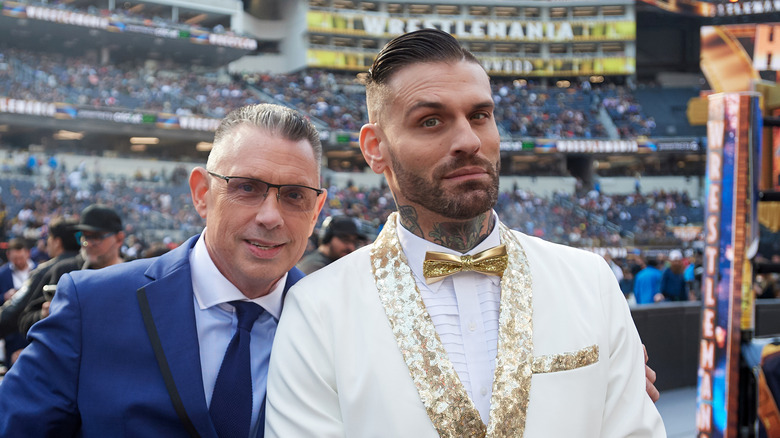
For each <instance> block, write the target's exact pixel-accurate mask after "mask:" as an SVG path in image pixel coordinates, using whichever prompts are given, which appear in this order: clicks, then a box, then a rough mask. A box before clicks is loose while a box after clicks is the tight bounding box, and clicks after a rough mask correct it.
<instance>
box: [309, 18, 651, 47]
mask: <svg viewBox="0 0 780 438" xmlns="http://www.w3.org/2000/svg"><path fill="white" fill-rule="evenodd" d="M307 23H308V30H309V31H310V32H317V33H333V34H347V35H350V36H373V37H385V38H393V37H396V36H398V35H401V34H403V33H406V32H412V31H415V30H419V29H422V28H437V29H440V30H443V31H444V32H449V33H451V34H453V35H454V36H455V37H456V38H458V39H462V40H468V39H476V40H480V41H518V42H537V41H555V42H575V41H577V42H581V41H634V40H635V39H636V22H635V21H634V20H623V21H602V20H597V19H592V20H582V21H541V20H526V21H522V20H501V19H495V20H479V19H459V18H447V17H435V16H432V17H426V18H415V17H405V16H388V15H383V14H361V13H342V12H325V11H309V12H308V14H307Z"/></svg>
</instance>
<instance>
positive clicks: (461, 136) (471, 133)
mask: <svg viewBox="0 0 780 438" xmlns="http://www.w3.org/2000/svg"><path fill="white" fill-rule="evenodd" d="M477 129H478V127H477V126H474V125H473V124H472V123H471V122H470V120H469V119H468V118H467V117H463V118H460V119H458V122H457V124H456V125H455V130H454V132H453V136H454V138H453V141H452V153H454V154H459V153H462V154H467V155H474V154H476V153H477V152H478V151H479V150H480V148H481V147H482V139H481V138H480V136H479V135H478V133H477Z"/></svg>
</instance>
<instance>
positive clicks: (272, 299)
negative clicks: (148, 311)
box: [190, 229, 287, 321]
mask: <svg viewBox="0 0 780 438" xmlns="http://www.w3.org/2000/svg"><path fill="white" fill-rule="evenodd" d="M205 235H206V230H205V229H204V230H203V233H201V235H200V237H198V241H197V242H195V246H194V247H193V248H192V252H190V268H191V272H192V290H193V293H194V294H195V299H196V300H197V301H198V306H199V307H200V308H201V310H203V309H207V308H209V307H212V306H220V307H222V308H223V309H225V310H227V311H230V312H232V311H233V307H232V306H231V305H229V304H227V303H228V302H230V301H239V300H240V301H251V302H253V303H255V304H257V305H259V306H260V307H262V308H263V309H265V311H266V312H268V313H270V314H271V315H272V316H273V317H274V318H276V320H277V321H278V320H279V317H280V316H281V314H282V298H283V293H284V285H285V283H286V282H287V274H286V273H285V274H284V275H283V276H282V278H280V279H279V281H277V282H276V286H274V288H273V290H271V293H269V294H268V295H263V296H262V297H260V298H255V299H253V300H250V299H249V298H247V297H246V296H245V295H244V294H243V293H241V291H240V290H238V288H237V287H236V286H235V285H234V284H233V283H231V282H230V281H229V280H228V279H227V278H225V276H224V275H222V273H221V272H219V269H217V266H216V265H215V264H214V261H213V260H211V257H210V256H209V252H208V249H206V241H205V240H204V239H205V237H204V236H205Z"/></svg>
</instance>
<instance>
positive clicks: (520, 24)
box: [306, 10, 636, 77]
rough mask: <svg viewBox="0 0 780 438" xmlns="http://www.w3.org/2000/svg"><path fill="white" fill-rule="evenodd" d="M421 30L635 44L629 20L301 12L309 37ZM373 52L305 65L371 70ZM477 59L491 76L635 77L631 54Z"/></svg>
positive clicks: (322, 56) (335, 55)
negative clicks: (312, 34) (513, 18)
mask: <svg viewBox="0 0 780 438" xmlns="http://www.w3.org/2000/svg"><path fill="white" fill-rule="evenodd" d="M422 28H437V29H440V30H443V31H445V32H449V33H451V34H452V35H454V36H455V37H456V38H458V39H460V40H464V41H469V40H472V41H489V42H495V43H501V42H507V43H509V42H512V43H515V42H517V43H560V44H567V45H571V44H575V43H595V42H604V41H616V42H617V41H623V42H631V43H633V42H634V41H635V40H636V22H635V21H634V20H633V17H632V19H618V20H609V21H608V20H603V19H598V18H595V17H594V18H592V19H582V20H508V19H498V18H497V19H478V18H470V17H469V18H461V17H449V16H444V17H439V16H430V17H424V18H423V17H420V18H418V17H409V16H399V15H388V14H372V13H362V12H330V11H320V10H311V11H309V12H308V13H307V30H308V31H309V33H314V34H329V35H342V36H344V37H348V38H356V37H368V38H371V37H375V38H388V39H389V38H393V37H395V36H398V35H401V34H403V33H405V32H411V31H414V30H418V29H422ZM374 55H375V53H366V52H362V51H360V50H356V49H350V48H346V47H345V48H344V49H336V50H334V49H315V48H312V49H309V50H308V51H307V53H306V63H307V65H309V66H310V67H319V68H338V69H346V70H357V71H363V70H366V69H367V68H368V67H370V66H371V63H372V62H373V59H374ZM477 58H478V59H479V60H480V62H481V63H482V65H483V66H484V67H485V69H486V70H487V71H488V73H489V74H491V75H511V76H517V75H521V76H529V77H535V76H537V77H538V76H556V75H557V76H586V75H627V74H633V73H635V72H636V59H635V57H634V56H633V53H632V51H631V50H624V51H620V52H613V53H605V54H603V55H600V56H588V55H580V56H578V55H576V54H568V55H560V56H558V55H556V56H553V57H545V56H540V55H538V54H537V55H531V56H522V55H520V56H518V55H511V54H507V55H496V56H480V55H478V56H477Z"/></svg>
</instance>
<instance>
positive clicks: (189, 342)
mask: <svg viewBox="0 0 780 438" xmlns="http://www.w3.org/2000/svg"><path fill="white" fill-rule="evenodd" d="M196 240H197V236H196V237H195V238H193V239H191V240H190V241H188V242H186V243H185V244H183V245H182V246H180V247H179V248H177V249H176V250H174V251H171V252H170V253H168V254H166V255H164V256H163V257H161V258H160V259H159V260H158V261H157V262H156V263H155V264H153V265H152V266H151V267H150V268H149V270H148V271H147V275H149V276H150V277H152V278H155V277H156V276H157V275H158V274H162V276H161V277H157V280H156V281H152V282H151V283H149V284H148V285H146V286H145V287H144V288H142V289H141V290H139V292H138V293H139V301H141V300H142V298H141V296H140V295H141V294H144V295H145V296H146V299H147V301H148V310H149V314H150V315H151V320H152V321H153V323H154V328H155V329H156V332H157V337H158V339H159V342H160V347H161V350H162V352H163V354H164V359H165V362H167V365H168V367H169V370H170V375H171V376H172V380H173V383H174V384H175V389H176V392H178V396H179V398H180V400H181V403H182V405H183V407H184V409H185V410H186V416H187V417H189V420H190V421H191V422H192V425H193V426H194V428H195V429H196V430H197V432H198V434H199V435H200V436H202V437H216V431H215V430H214V426H213V425H212V423H211V417H210V416H209V411H208V407H207V406H208V405H207V404H206V395H205V393H204V391H203V373H202V371H201V367H200V347H199V344H198V333H197V328H196V325H195V308H194V303H193V292H192V277H191V274H190V265H189V249H190V248H191V246H192V245H194V243H195V241H196ZM141 305H142V308H143V303H141ZM152 342H153V343H154V341H152ZM159 360H160V358H159V357H158V362H159ZM163 372H165V371H164V370H163ZM170 392H171V391H170V388H169V393H170ZM172 400H173V395H172ZM174 403H175V402H174Z"/></svg>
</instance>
